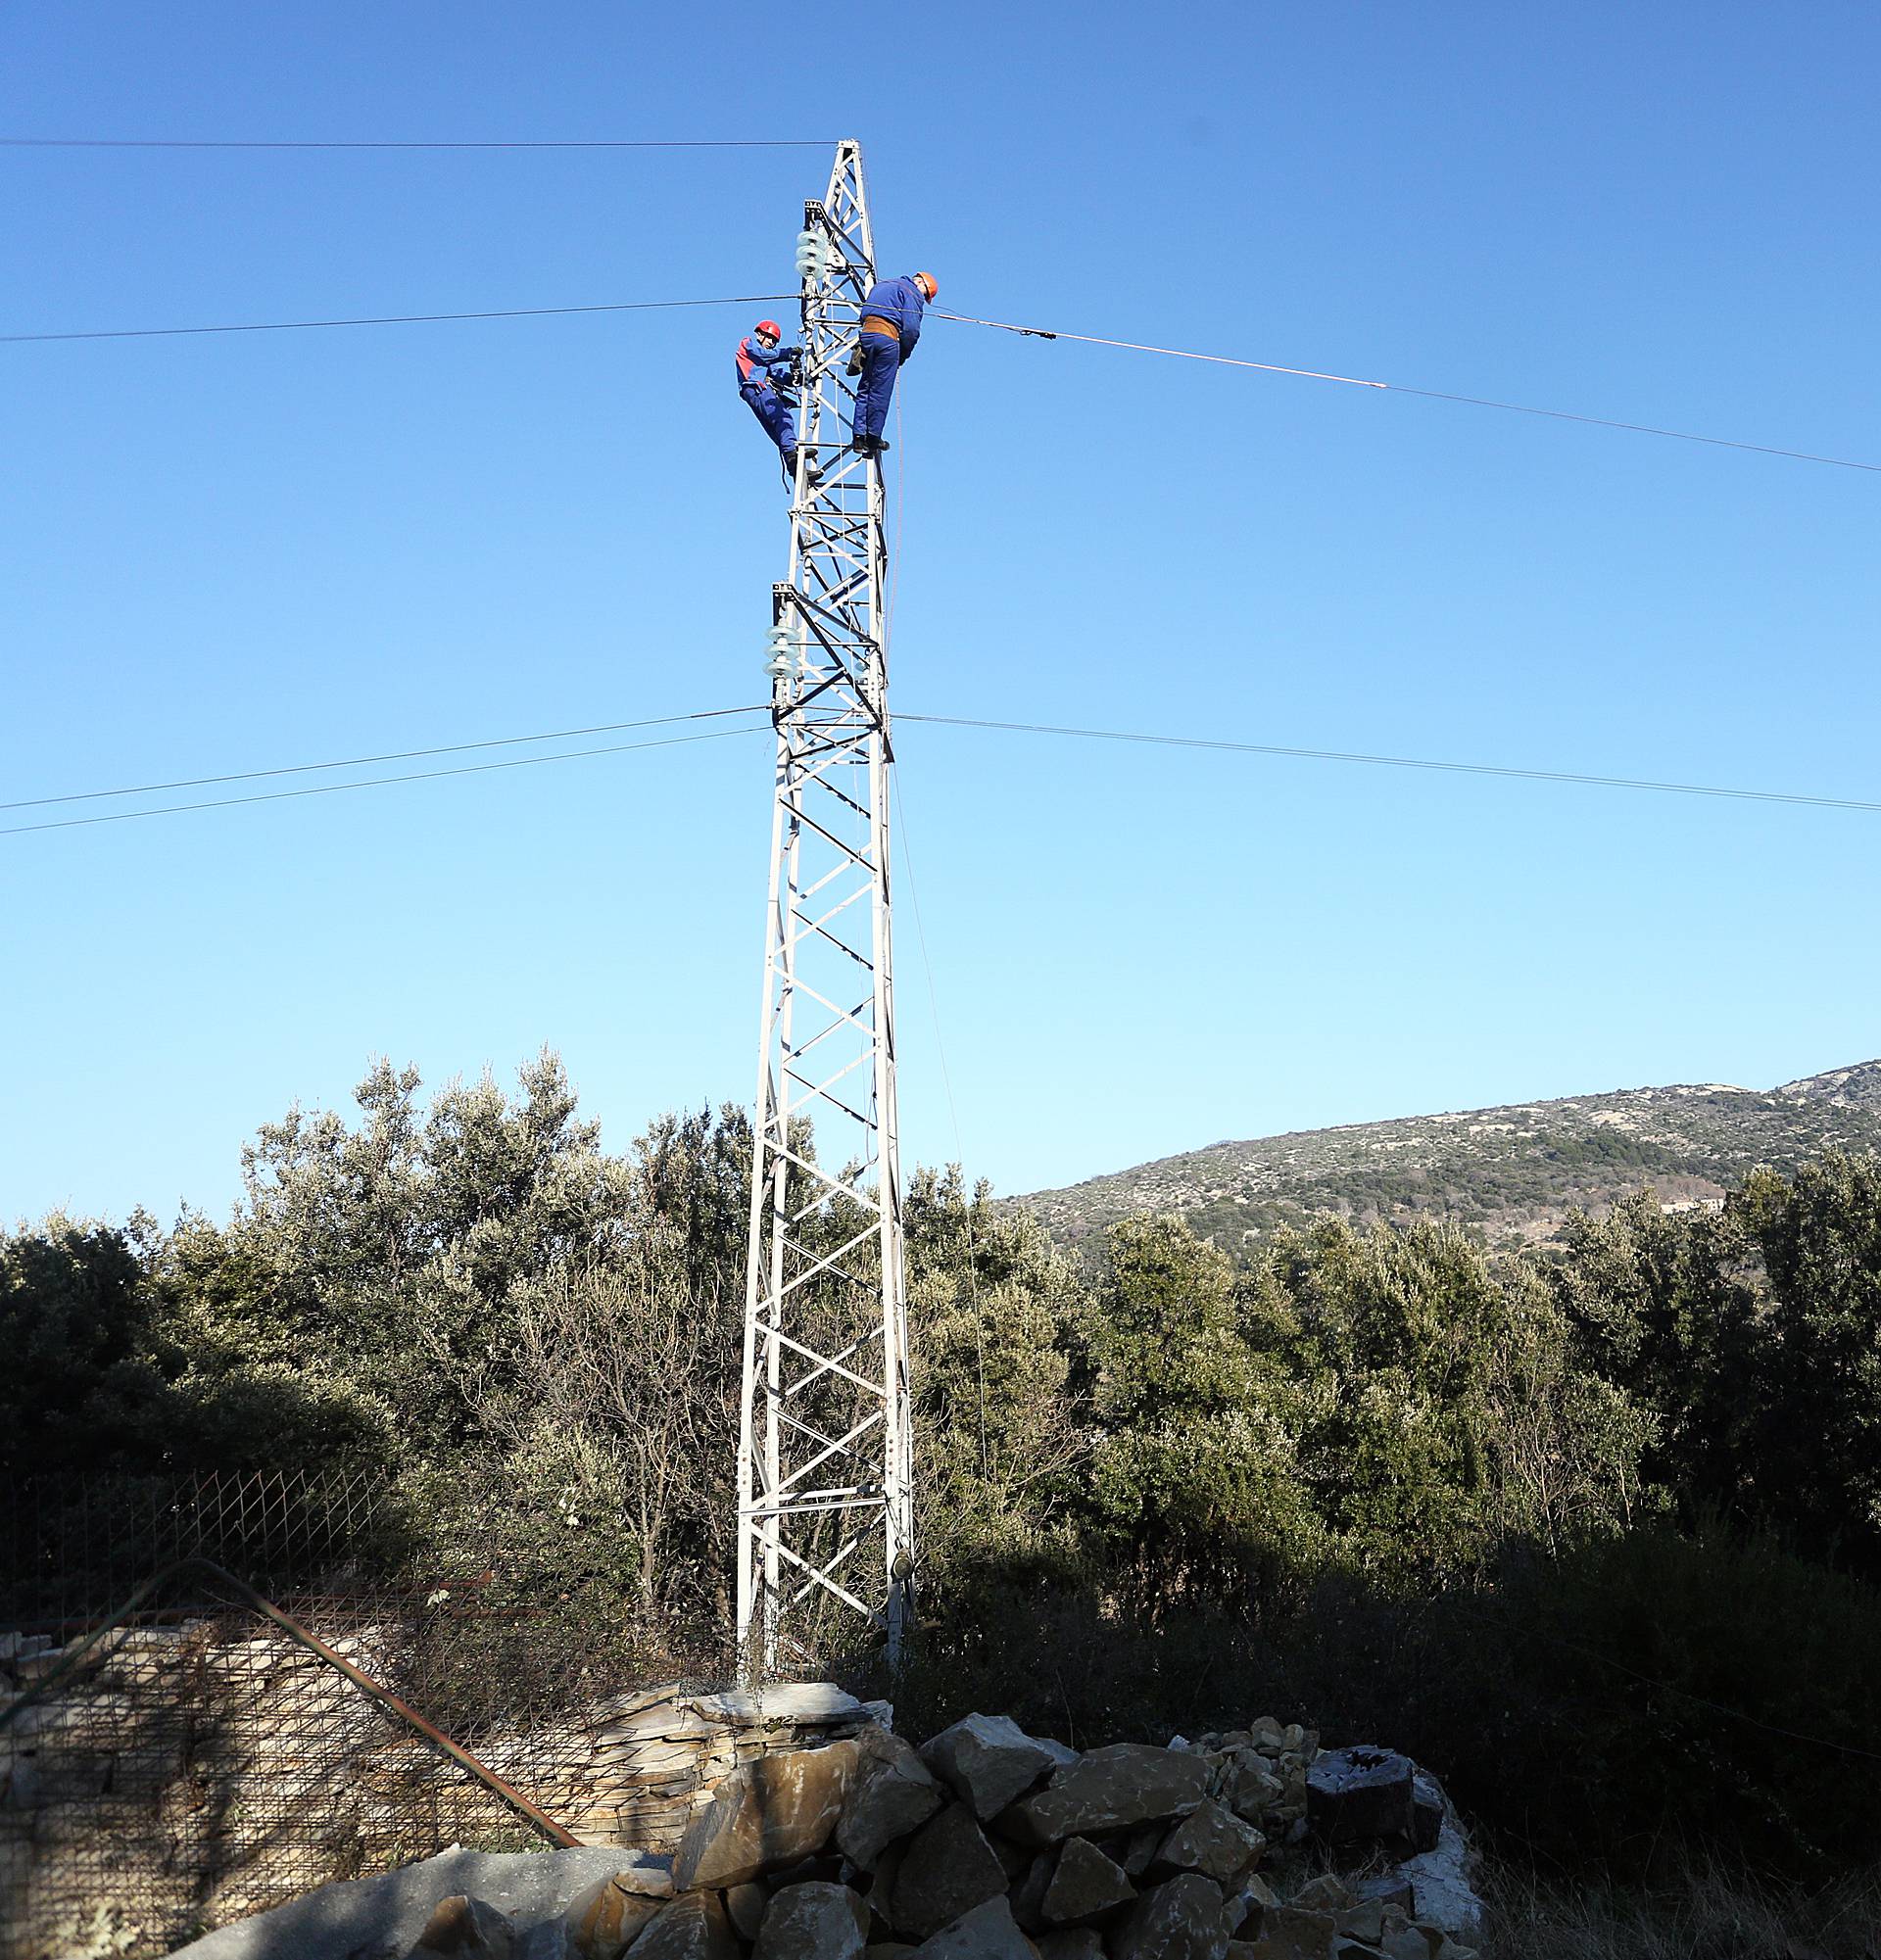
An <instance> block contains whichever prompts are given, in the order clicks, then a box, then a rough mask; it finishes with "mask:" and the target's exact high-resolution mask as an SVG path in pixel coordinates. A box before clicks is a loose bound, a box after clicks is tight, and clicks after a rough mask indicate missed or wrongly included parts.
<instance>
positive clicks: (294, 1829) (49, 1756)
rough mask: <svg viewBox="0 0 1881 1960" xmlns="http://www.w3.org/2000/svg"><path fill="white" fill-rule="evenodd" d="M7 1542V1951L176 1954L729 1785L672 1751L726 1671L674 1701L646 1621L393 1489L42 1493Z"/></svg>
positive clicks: (684, 1677) (51, 1487) (706, 1667)
mask: <svg viewBox="0 0 1881 1960" xmlns="http://www.w3.org/2000/svg"><path fill="white" fill-rule="evenodd" d="M0 1529H4V1534H5V1536H4V1540H0V1543H4V1547H5V1553H6V1557H5V1562H4V1565H0V1778H4V1801H3V1802H0V1956H3V1960H50V1956H54V1955H56V1956H59V1960H81V1956H85V1955H90V1954H98V1955H105V1954H124V1955H128V1956H133V1960H134V1956H140V1955H145V1954H153V1955H154V1954H162V1953H168V1952H169V1951H170V1950H172V1948H173V1947H174V1946H176V1945H177V1944H179V1943H180V1942H181V1941H183V1940H184V1939H186V1938H188V1937H189V1936H192V1935H193V1934H194V1933H195V1932H197V1931H199V1930H205V1929H208V1928H210V1927H213V1926H217V1925H220V1924H223V1923H225V1922H227V1921H229V1920H231V1919H235V1918H239V1917H242V1916H243V1915H245V1914H248V1913H252V1912H256V1911H260V1910H263V1909H265V1907H267V1906H270V1905H274V1904H277V1903H280V1902H282V1901H284V1900H285V1899H287V1898H290V1897H294V1896H296V1895H298V1894H299V1893H301V1892H303V1891H306V1890H308V1889H309V1888H312V1887H314V1886H317V1885H320V1884H322V1883H324V1882H326V1881H327V1880H329V1879H334V1878H350V1877H356V1876H359V1875H361V1874H362V1873H366V1872H372V1871H379V1870H386V1869H389V1868H391V1867H393V1866H396V1865H399V1864H403V1863H406V1862H409V1861H410V1860H411V1859H413V1858H420V1857H425V1856H429V1855H431V1854H432V1853H434V1852H436V1851H439V1850H442V1849H444V1848H446V1847H447V1846H449V1845H451V1844H464V1845H469V1846H473V1847H475V1848H479V1849H487V1850H501V1849H520V1848H525V1847H527V1846H530V1845H536V1844H540V1843H542V1842H543V1841H544V1837H545V1835H546V1834H545V1832H544V1830H543V1828H542V1825H541V1824H540V1822H531V1821H530V1820H529V1818H528V1817H527V1816H526V1815H525V1814H524V1812H525V1810H526V1809H527V1808H528V1807H529V1806H534V1807H536V1808H537V1809H539V1810H540V1811H542V1812H544V1813H546V1814H547V1816H548V1817H549V1818H551V1819H555V1820H556V1821H558V1822H560V1821H564V1820H565V1828H568V1829H570V1830H572V1831H573V1832H574V1833H575V1834H576V1835H578V1836H580V1837H581V1838H582V1839H583V1840H589V1841H608V1840H615V1841H635V1842H658V1841H659V1840H661V1838H662V1837H663V1836H670V1835H671V1833H672V1831H673V1830H674V1829H675V1828H676V1826H677V1823H678V1822H679V1821H680V1820H683V1817H684V1815H685V1814H686V1808H685V1806H686V1804H687V1802H688V1800H689V1798H690V1797H691V1796H692V1795H693V1793H696V1792H698V1791H699V1789H700V1788H701V1787H702V1786H703V1785H704V1784H705V1783H706V1782H708V1781H709V1780H710V1779H711V1777H712V1776H713V1775H714V1774H715V1773H718V1772H720V1771H722V1768H723V1765H722V1764H719V1763H717V1762H716V1761H715V1760H714V1759H713V1758H712V1751H711V1749H710V1748H709V1747H704V1746H701V1745H700V1744H699V1742H698V1741H697V1740H696V1739H693V1738H690V1737H688V1736H685V1735H681V1736H662V1735H661V1734H659V1733H658V1731H659V1730H660V1727H661V1724H660V1721H659V1719H658V1712H659V1708H660V1706H661V1705H662V1703H663V1701H665V1700H667V1699H670V1697H671V1695H672V1693H673V1690H674V1688H675V1687H676V1686H677V1687H682V1688H706V1689H709V1688H711V1687H714V1686H719V1685H722V1670H723V1661H724V1656H723V1654H721V1653H716V1652H712V1651H709V1650H706V1651H696V1652H694V1653H693V1654H691V1655H690V1656H689V1658H688V1662H687V1664H686V1665H685V1666H683V1667H677V1671H678V1673H679V1675H680V1679H679V1681H678V1682H675V1681H674V1680H673V1679H672V1676H673V1674H674V1673H675V1671H676V1662H675V1660H674V1656H673V1655H672V1653H671V1651H670V1649H665V1648H662V1647H661V1646H660V1645H659V1644H658V1643H656V1642H651V1641H650V1640H649V1639H648V1638H647V1637H646V1634H647V1630H646V1629H645V1628H639V1629H636V1628H635V1627H633V1626H632V1625H631V1624H630V1623H629V1622H627V1621H626V1620H625V1619H624V1618H623V1619H622V1620H620V1621H618V1622H617V1623H614V1624H598V1623H597V1621H596V1618H595V1616H594V1614H593V1612H592V1610H591V1609H589V1608H591V1607H592V1602H588V1605H587V1607H586V1608H584V1610H582V1611H568V1610H563V1608H564V1607H565V1606H566V1603H567V1602H566V1601H563V1600H560V1599H557V1598H555V1597H554V1596H551V1597H549V1598H548V1599H546V1600H545V1599H541V1598H531V1597H529V1596H528V1595H527V1594H526V1593H525V1594H523V1595H522V1596H520V1597H519V1595H518V1590H517V1589H516V1588H515V1587H513V1586H511V1585H509V1584H508V1583H506V1580H507V1575H506V1574H505V1573H504V1572H502V1571H501V1570H498V1569H492V1568H488V1567H482V1568H466V1567H465V1566H464V1565H462V1564H461V1563H459V1564H458V1565H455V1566H449V1565H445V1564H442V1563H440V1562H438V1560H437V1554H435V1552H434V1550H433V1549H432V1548H430V1547H429V1546H428V1545H427V1543H426V1542H425V1540H424V1538H423V1536H422V1534H418V1533H414V1532H413V1531H412V1530H411V1529H410V1523H409V1520H408V1519H407V1518H406V1517H404V1516H403V1515H402V1514H401V1511H400V1507H399V1505H398V1503H397V1501H396V1498H395V1496H394V1494H393V1493H392V1492H391V1490H390V1489H389V1488H388V1486H387V1485H386V1484H385V1483H384V1482H383V1480H380V1479H375V1478H372V1477H369V1476H331V1475H327V1476H322V1475H305V1476H294V1475H282V1474H278V1473H276V1474H272V1475H269V1476H265V1477H231V1476H210V1477H204V1478H194V1479H161V1478H140V1479H115V1480H94V1481H89V1482H86V1481H80V1480H63V1481H47V1482H41V1483H38V1484H35V1485H27V1486H23V1487H21V1488H20V1489H19V1490H18V1491H17V1492H16V1493H15V1502H14V1503H13V1505H12V1506H11V1509H10V1512H9V1514H8V1515H7V1516H6V1517H5V1519H4V1525H3V1526H0ZM153 1580H155V1581H156V1583H155V1584H153V1583H152V1582H153ZM231 1580H233V1581H235V1582H236V1583H230V1581H231ZM244 1582H245V1583H244ZM248 1588H253V1589H254V1593H255V1594H259V1595H261V1596H263V1599H264V1600H265V1601H266V1602H271V1605H272V1606H273V1607H275V1608H278V1609H280V1610H279V1612H278V1613H272V1614H270V1612H269V1611H268V1610H266V1608H265V1606H264V1605H262V1604H260V1603H258V1602H257V1601H256V1600H255V1599H254V1598H253V1597H252V1596H251V1595H250V1594H249V1592H248V1590H247V1589H248ZM321 1647H323V1648H325V1649H328V1651H327V1652H326V1653H324V1654H323V1653H322V1652H320V1651H319V1650H318V1649H319V1648H321ZM342 1661H343V1662H345V1663H348V1664H350V1665H351V1666H352V1667H353V1668H356V1669H358V1670H359V1671H360V1672H361V1673H362V1675H364V1676H365V1677H367V1678H368V1680H369V1681H370V1682H371V1683H372V1684H375V1685H376V1686H377V1688H379V1689H380V1690H382V1691H384V1694H383V1696H375V1694H374V1693H372V1692H370V1691H369V1690H368V1689H367V1688H366V1687H362V1685H361V1684H360V1683H359V1682H358V1681H356V1680H355V1679H353V1678H351V1677H350V1676H349V1675H348V1674H347V1673H346V1672H344V1671H343V1670H342V1668H341V1667H340V1666H339V1665H338V1664H336V1663H338V1662H342ZM655 1677H657V1679H655ZM399 1704H403V1706H400V1705H399ZM414 1715H415V1716H416V1717H419V1718H425V1719H428V1721H429V1722H430V1723H433V1724H435V1725H436V1726H437V1728H438V1729H440V1730H442V1731H443V1732H444V1733H445V1734H446V1735H448V1736H449V1737H450V1738H451V1739H452V1741H453V1742H455V1743H456V1744H457V1745H460V1748H461V1749H462V1750H464V1751H467V1752H469V1754H471V1755H472V1756H474V1757H475V1758H476V1763H477V1764H480V1765H481V1766H482V1768H483V1769H484V1770H485V1771H487V1773H488V1775H487V1777H484V1776H480V1775H479V1774H478V1773H477V1771H476V1768H475V1767H474V1766H473V1767H466V1766H465V1764H464V1762H463V1761H461V1760H458V1759H454V1758H453V1757H451V1756H450V1755H448V1754H446V1753H445V1752H444V1751H443V1750H442V1749H441V1748H440V1747H439V1746H438V1745H437V1744H436V1742H435V1741H433V1740H431V1739H429V1738H427V1737H426V1735H425V1734H424V1733H423V1732H422V1725H421V1723H420V1722H418V1721H414V1720H413V1719H411V1717H412V1716H414ZM666 1726H668V1727H677V1728H679V1729H681V1730H682V1731H683V1730H684V1729H685V1728H686V1725H685V1724H684V1723H679V1724H667V1725H666ZM692 1726H693V1727H694V1728H696V1727H697V1726H698V1725H697V1724H696V1723H694V1724H693V1725H692ZM503 1785H507V1786H508V1787H509V1789H510V1791H511V1792H513V1793H515V1794H516V1795H519V1796H520V1797H522V1798H523V1799H524V1802H523V1804H522V1805H521V1806H520V1807H519V1806H518V1804H517V1803H516V1802H515V1801H512V1800H510V1798H508V1797H506V1795H505V1794H503V1793H502V1790H501V1786H503Z"/></svg>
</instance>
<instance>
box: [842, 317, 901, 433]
mask: <svg viewBox="0 0 1881 1960" xmlns="http://www.w3.org/2000/svg"><path fill="white" fill-rule="evenodd" d="M856 338H857V341H858V343H859V345H860V346H861V349H862V375H861V378H860V379H859V380H858V381H857V382H856V384H855V427H854V429H853V430H852V431H851V434H853V435H857V436H879V435H881V433H882V431H883V430H884V429H885V428H886V427H887V426H888V420H889V402H890V399H891V397H892V395H893V394H894V377H895V376H896V375H897V374H898V373H899V372H900V371H901V343H900V342H899V341H898V340H892V339H891V338H890V337H889V336H888V335H887V334H885V333H865V334H859V335H857V337H856Z"/></svg>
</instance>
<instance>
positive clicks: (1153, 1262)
mask: <svg viewBox="0 0 1881 1960" xmlns="http://www.w3.org/2000/svg"><path fill="white" fill-rule="evenodd" d="M1105 1250H1106V1255H1107V1270H1106V1274H1105V1278H1104V1281H1103V1283H1102V1285H1101V1286H1100V1288H1099V1293H1098V1302H1097V1309H1096V1316H1095V1342H1094V1345H1095V1349H1096V1359H1097V1366H1098V1372H1097V1382H1096V1390H1095V1406H1096V1415H1097V1421H1098V1425H1099V1434H1098V1439H1097V1443H1096V1449H1095V1456H1094V1465H1093V1468H1094V1475H1093V1498H1094V1502H1095V1505H1096V1506H1097V1511H1098V1518H1099V1525H1100V1529H1101V1530H1102V1531H1103V1532H1104V1533H1105V1534H1106V1535H1107V1536H1109V1537H1110V1538H1111V1539H1112V1540H1113V1542H1115V1543H1117V1544H1118V1545H1119V1547H1120V1549H1126V1550H1128V1552H1129V1553H1130V1554H1131V1555H1132V1556H1133V1558H1134V1559H1135V1560H1136V1561H1137V1562H1138V1564H1139V1565H1144V1564H1147V1563H1149V1562H1152V1561H1153V1562H1155V1563H1156V1564H1159V1565H1160V1566H1161V1567H1162V1569H1163V1570H1164V1572H1165V1573H1167V1574H1168V1575H1169V1578H1170V1581H1171V1583H1172V1584H1174V1585H1175V1586H1177V1587H1180V1586H1182V1585H1183V1584H1186V1583H1200V1584H1205V1585H1214V1586H1220V1585H1240V1584H1245V1583H1246V1582H1247V1580H1248V1579H1249V1577H1250V1576H1257V1575H1258V1574H1260V1573H1261V1572H1262V1571H1266V1572H1268V1573H1270V1574H1271V1573H1274V1572H1277V1571H1278V1570H1280V1569H1283V1568H1285V1567H1288V1566H1290V1565H1292V1564H1293V1563H1295V1562H1296V1561H1297V1560H1299V1559H1300V1558H1302V1557H1303V1556H1305V1555H1306V1554H1307V1552H1308V1549H1309V1547H1310V1546H1311V1544H1312V1543H1313V1541H1314V1539H1315V1538H1316V1537H1317V1529H1316V1522H1315V1520H1314V1517H1313V1513H1312V1506H1311V1505H1310V1503H1309V1501H1308V1497H1307V1493H1306V1490H1305V1487H1304V1484H1303V1481H1302V1475H1301V1464H1300V1461H1299V1455H1298V1438H1299V1436H1300V1433H1301V1429H1302V1426H1303V1422H1304V1419H1305V1416H1306V1414H1307V1412H1308V1410H1309V1409H1310V1408H1311V1406H1312V1404H1313V1401H1314V1398H1315V1393H1316V1384H1314V1383H1312V1382H1310V1381H1303V1380H1302V1379H1301V1376H1300V1373H1299V1371H1298V1370H1297V1369H1296V1368H1293V1367H1290V1366H1289V1365H1288V1364H1287V1361H1286V1359H1285V1358H1284V1357H1283V1356H1282V1355H1281V1354H1280V1353H1278V1343H1277V1342H1275V1341H1274V1340H1273V1339H1272V1335H1273V1333H1274V1331H1275V1330H1274V1329H1273V1328H1272V1327H1271V1326H1266V1327H1264V1328H1263V1330H1262V1331H1263V1332H1264V1333H1265V1334H1267V1335H1268V1336H1269V1338H1268V1339H1266V1340H1263V1341H1256V1340H1250V1338H1249V1332H1250V1325H1249V1323H1250V1320H1261V1319H1263V1318H1264V1317H1265V1316H1266V1315H1268V1314H1271V1310H1272V1307H1273V1305H1274V1303H1272V1302H1271V1301H1255V1302H1249V1301H1248V1300H1247V1299H1246V1298H1244V1296H1243V1294H1242V1292H1241V1290H1240V1289H1239V1288H1238V1287H1237V1285H1236V1282H1235V1277H1234V1273H1233V1270H1232V1268H1231V1267H1230V1264H1229V1262H1228V1259H1227V1257H1226V1256H1225V1255H1224V1254H1222V1253H1221V1252H1219V1251H1217V1250H1216V1248H1215V1247H1214V1246H1212V1245H1209V1244H1207V1243H1205V1242H1203V1241H1201V1240H1199V1239H1197V1238H1196V1237H1195V1236H1194V1234H1193V1233H1192V1232H1191V1231H1190V1229H1189V1227H1188V1226H1187V1225H1186V1224H1185V1223H1184V1222H1183V1221H1182V1219H1175V1218H1139V1219H1125V1220H1124V1221H1122V1222H1121V1223H1119V1224H1116V1225H1113V1226H1112V1227H1111V1228H1110V1230H1109V1232H1108V1233H1107V1234H1106V1245H1105ZM1250 1307H1251V1308H1252V1310H1253V1311H1252V1312H1251V1313H1250V1311H1249V1310H1250Z"/></svg>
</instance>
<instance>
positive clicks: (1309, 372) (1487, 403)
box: [934, 309, 1881, 475]
mask: <svg viewBox="0 0 1881 1960" xmlns="http://www.w3.org/2000/svg"><path fill="white" fill-rule="evenodd" d="M934 316H935V318H936V319H941V320H954V321H957V322H958V323H959V324H960V325H962V326H979V327H992V328H994V329H995V330H996V331H998V332H1000V333H1016V334H1021V335H1024V336H1025V337H1026V338H1028V339H1032V340H1075V341H1081V342H1083V343H1084V344H1085V345H1086V346H1088V347H1115V348H1122V349H1124V350H1126V351H1127V352H1129V353H1132V354H1164V355H1168V356H1170V357H1171V358H1172V359H1177V360H1201V361H1206V362H1208V363H1209V364H1210V365H1211V366H1215V367H1249V368H1254V369H1256V370H1258V371H1259V372H1260V373H1263V374H1290V375H1293V376H1296V377H1297V378H1298V379H1300V380H1302V381H1332V382H1336V383H1338V384H1339V386H1341V387H1344V388H1373V389H1376V390H1378V391H1379V392H1380V393H1385V394H1391V395H1417V396H1421V397H1422V398H1423V400H1424V401H1426V402H1457V403H1461V404H1463V405H1465V406H1469V407H1471V408H1499V409H1501V410H1503V411H1504V412H1505V413H1506V414H1511V415H1543V416H1546V417H1547V418H1548V419H1549V420H1550V421H1556V422H1584V423H1585V424H1586V425H1587V426H1588V427H1589V428H1595V429H1622V430H1624V431H1626V432H1627V433H1628V434H1629V435H1635V436H1664V437H1665V438H1666V439H1668V440H1669V441H1672V442H1679V443H1703V444H1705V445H1707V446H1708V447H1709V448H1712V449H1720V450H1746V451H1748V452H1750V454H1753V455H1765V456H1786V457H1788V458H1789V460H1790V461H1792V462H1817V463H1826V464H1828V465H1829V466H1830V467H1832V468H1835V469H1859V470H1866V471H1869V472H1871V473H1873V474H1876V475H1881V463H1875V462H1860V461H1857V460H1856V459H1854V458H1853V457H1850V456H1829V455H1817V454H1814V453H1812V452H1810V451H1809V450H1786V449H1778V448H1777V447H1775V446H1774V445H1773V444H1770V443H1746V442H1740V441H1738V440H1737V439H1736V438H1734V437H1731V436H1701V435H1697V434H1694V433H1693V432H1692V431H1691V430H1689V429H1662V428H1658V427H1656V426H1654V425H1653V424H1651V423H1648V422H1622V421H1616V420H1615V419H1613V418H1612V417H1610V416H1606V415H1583V414H1579V413H1576V412H1575V411H1574V410H1572V409H1568V408H1537V407H1535V406H1532V405H1531V404H1529V403H1525V402H1494V401H1491V400H1489V399H1488V398H1487V397H1486V396H1482V395H1452V394H1447V393H1446V392H1445V391H1444V390H1442V389H1440V388H1412V387H1409V386H1407V385H1406V384H1405V383H1404V382H1401V381H1372V380H1368V379H1366V378H1365V377H1364V376H1363V375H1358V374H1331V373H1326V372H1325V371H1323V370H1322V369H1320V368H1317V367H1282V366H1281V365H1280V364H1279V363H1278V362H1277V361H1272V360H1245V359H1239V358H1237V357H1236V356H1233V355H1228V354H1198V353H1196V352H1194V351H1193V350H1192V349H1189V348H1182V347H1155V346H1152V345H1151V344H1150V343H1148V342H1147V341H1140V340H1110V339H1106V338H1105V337H1104V336H1103V335H1101V334H1094V333H1070V332H1067V331H1066V330H1065V329H1064V328H1063V327H1036V326H1015V325H1014V324H1013V323H1012V322H1011V321H1009V320H983V319H976V318H975V317H974V316H973V315H972V314H971V313H945V312H941V311H939V309H936V310H935V311H934Z"/></svg>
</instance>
